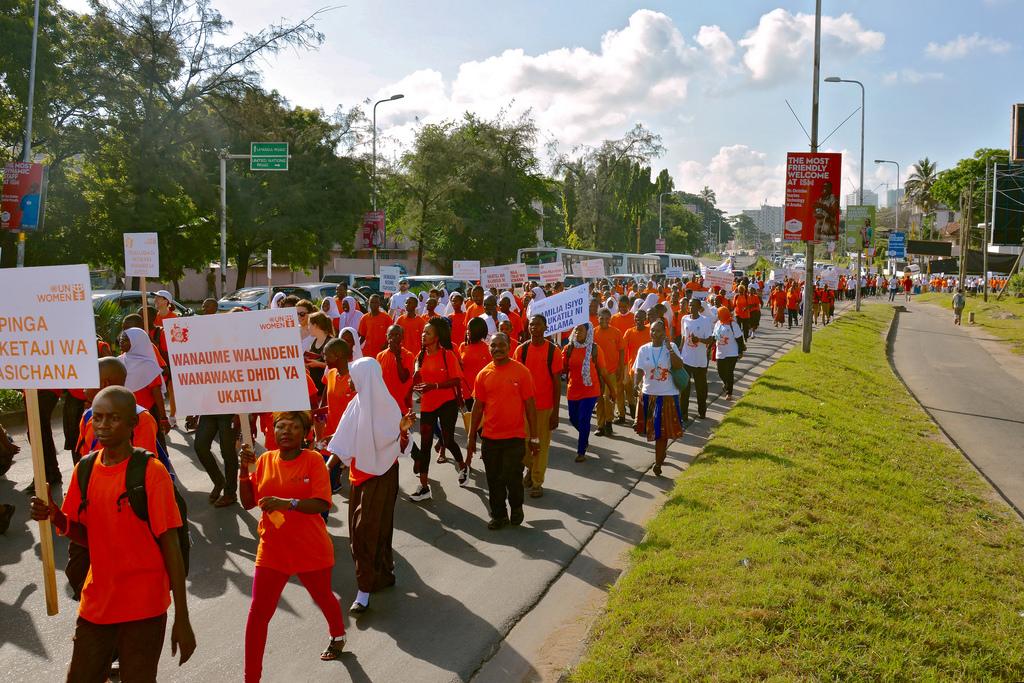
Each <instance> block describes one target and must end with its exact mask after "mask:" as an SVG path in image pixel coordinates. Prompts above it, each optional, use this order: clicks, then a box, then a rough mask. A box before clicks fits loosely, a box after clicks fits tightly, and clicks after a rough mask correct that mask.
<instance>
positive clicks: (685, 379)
mask: <svg viewBox="0 0 1024 683" xmlns="http://www.w3.org/2000/svg"><path fill="white" fill-rule="evenodd" d="M668 352H669V353H670V354H672V355H676V352H675V351H673V350H672V345H671V344H669V347H668ZM677 357H678V356H677ZM679 360H682V358H679ZM669 372H671V373H672V383H673V384H675V385H676V389H678V390H679V391H680V392H683V391H686V387H688V386H690V373H688V372H687V371H686V368H678V369H672V361H671V359H670V360H669Z"/></svg>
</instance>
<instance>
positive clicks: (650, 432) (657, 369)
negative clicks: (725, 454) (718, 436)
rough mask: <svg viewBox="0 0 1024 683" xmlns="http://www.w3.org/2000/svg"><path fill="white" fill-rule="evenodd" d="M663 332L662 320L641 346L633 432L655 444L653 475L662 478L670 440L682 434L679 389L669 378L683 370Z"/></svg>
mask: <svg viewBox="0 0 1024 683" xmlns="http://www.w3.org/2000/svg"><path fill="white" fill-rule="evenodd" d="M665 329H666V328H665V322H664V321H662V320H658V321H655V322H654V323H653V324H652V325H651V341H650V343H648V344H644V346H643V347H641V349H640V351H639V352H638V353H637V356H636V362H635V364H634V372H635V373H636V378H635V383H636V386H637V388H638V392H637V393H638V394H639V400H638V401H637V404H636V406H637V407H636V424H635V425H634V429H635V430H636V433H637V434H639V435H641V436H644V437H646V438H647V440H648V441H653V442H654V474H655V476H661V466H662V465H663V464H664V463H665V456H666V455H667V454H668V442H669V440H670V439H678V438H680V437H681V436H682V435H683V417H682V413H681V411H680V408H679V388H678V387H676V384H675V378H673V376H672V371H673V370H680V369H682V367H683V359H682V357H681V355H680V353H679V349H678V348H676V345H675V344H673V343H672V342H671V341H670V340H669V339H668V337H667V334H666V331H665Z"/></svg>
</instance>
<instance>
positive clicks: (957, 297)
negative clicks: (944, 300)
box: [953, 288, 967, 325]
mask: <svg viewBox="0 0 1024 683" xmlns="http://www.w3.org/2000/svg"><path fill="white" fill-rule="evenodd" d="M966 306H967V299H966V298H965V297H964V290H963V288H961V289H958V290H956V294H954V295H953V324H954V325H959V324H960V317H961V316H962V315H963V313H964V307H966Z"/></svg>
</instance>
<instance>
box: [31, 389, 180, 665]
mask: <svg viewBox="0 0 1024 683" xmlns="http://www.w3.org/2000/svg"><path fill="white" fill-rule="evenodd" d="M92 410H93V425H94V429H95V430H96V435H97V436H98V437H99V440H100V444H101V446H102V448H101V450H100V451H98V452H97V453H96V454H95V455H92V456H90V457H89V458H88V459H86V460H83V461H82V462H80V463H79V464H78V465H76V466H75V471H74V473H73V474H72V476H71V484H70V486H69V487H68V491H67V494H66V496H65V498H64V503H63V505H62V506H61V507H57V506H56V505H55V504H53V503H52V502H48V501H44V500H42V499H40V498H36V497H34V496H33V497H32V501H31V511H32V519H34V520H37V521H42V520H49V521H50V522H51V523H53V525H54V528H56V529H57V532H58V533H60V534H61V535H64V536H67V537H68V539H69V540H70V541H71V542H72V543H77V544H79V545H82V546H87V547H88V548H89V556H90V567H89V573H88V575H87V576H86V579H85V584H84V586H83V587H82V598H81V602H80V603H79V607H78V621H77V623H76V626H75V635H74V639H73V643H74V645H73V648H72V652H71V664H70V666H69V668H68V675H67V678H68V680H70V681H96V680H106V678H107V677H108V675H109V673H110V662H111V660H112V658H113V656H114V652H115V650H117V651H118V654H119V659H120V671H121V676H122V678H123V679H124V680H140V681H155V680H156V678H157V669H158V667H159V662H160V652H161V650H162V649H163V641H164V633H165V631H166V628H167V609H168V607H170V604H171V594H172V593H173V595H174V624H173V626H172V627H171V648H172V651H176V650H177V649H178V648H180V649H181V660H180V664H184V663H185V662H186V661H188V659H189V658H190V657H191V656H192V653H193V652H194V651H195V648H196V639H195V635H194V634H193V633H192V625H191V623H189V618H188V603H187V602H186V595H187V593H186V590H185V565H184V562H183V560H182V554H181V546H180V545H179V543H178V531H177V529H178V528H179V527H180V526H181V525H182V519H181V515H180V514H179V512H178V506H177V504H176V503H175V499H174V485H173V484H172V483H171V477H170V475H168V473H167V470H166V469H165V468H164V466H163V465H161V464H160V462H159V461H158V460H156V459H155V458H148V459H147V460H146V461H145V462H146V468H145V492H146V504H147V509H148V512H149V520H148V522H147V521H144V520H142V519H140V518H139V517H138V516H137V515H136V514H135V512H134V510H133V509H132V508H131V507H130V506H126V505H124V502H123V500H122V499H121V496H122V495H123V494H124V492H125V475H126V472H127V471H128V463H129V461H130V459H131V458H133V457H140V456H135V455H133V447H132V441H131V439H132V430H133V429H134V428H135V426H136V425H137V424H138V417H137V414H136V406H135V397H134V396H133V395H132V393H131V392H130V391H128V390H127V389H125V388H124V387H118V386H110V387H107V388H106V389H103V390H101V391H100V392H99V393H98V394H97V395H96V398H95V400H94V401H93V405H92ZM141 457H145V456H141ZM85 463H89V464H90V466H91V467H92V470H91V474H90V476H89V480H88V489H87V492H86V494H87V495H86V498H87V500H88V505H85V504H84V502H85V501H83V499H82V493H81V491H80V488H79V482H78V477H79V472H80V471H81V469H82V467H83V465H84V464H85ZM126 548H130V549H131V552H125V549H126ZM126 643H129V644H130V647H125V646H124V644H126ZM119 645H120V647H119Z"/></svg>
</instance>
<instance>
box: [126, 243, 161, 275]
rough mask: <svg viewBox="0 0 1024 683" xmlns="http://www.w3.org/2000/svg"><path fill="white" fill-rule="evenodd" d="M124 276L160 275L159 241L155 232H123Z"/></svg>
mask: <svg viewBox="0 0 1024 683" xmlns="http://www.w3.org/2000/svg"><path fill="white" fill-rule="evenodd" d="M124 275H125V277H155V278H159V277H160V243H159V240H157V234H156V233H155V232H126V233H125V234H124Z"/></svg>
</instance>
